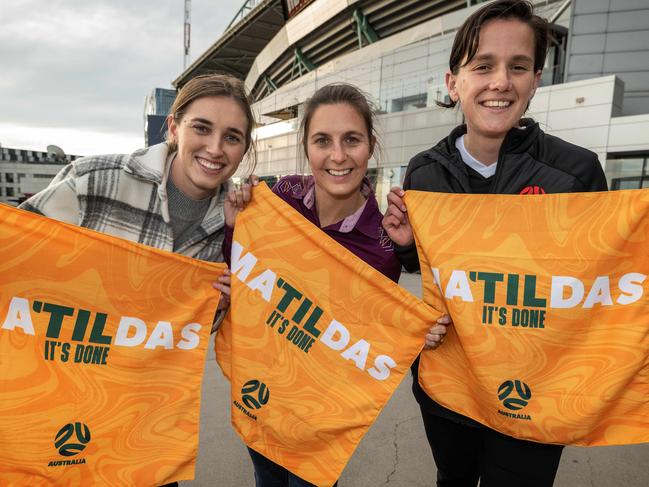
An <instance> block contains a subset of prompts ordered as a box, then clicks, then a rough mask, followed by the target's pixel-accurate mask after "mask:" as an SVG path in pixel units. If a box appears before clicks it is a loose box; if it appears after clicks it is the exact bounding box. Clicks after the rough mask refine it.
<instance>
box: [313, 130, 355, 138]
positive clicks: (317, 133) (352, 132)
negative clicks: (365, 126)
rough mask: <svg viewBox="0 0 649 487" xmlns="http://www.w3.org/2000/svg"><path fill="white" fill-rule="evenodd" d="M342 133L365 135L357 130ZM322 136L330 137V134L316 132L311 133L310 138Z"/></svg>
mask: <svg viewBox="0 0 649 487" xmlns="http://www.w3.org/2000/svg"><path fill="white" fill-rule="evenodd" d="M343 135H358V136H360V137H365V134H363V133H362V132H357V131H356V130H350V131H349V132H345V133H344V134H343ZM322 136H325V137H330V136H331V135H330V134H328V133H326V132H316V133H315V134H313V135H311V138H313V137H322Z"/></svg>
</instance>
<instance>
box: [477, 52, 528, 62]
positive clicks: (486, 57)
mask: <svg viewBox="0 0 649 487" xmlns="http://www.w3.org/2000/svg"><path fill="white" fill-rule="evenodd" d="M495 58H496V56H494V55H493V54H481V55H479V56H475V57H474V58H473V59H471V61H470V62H471V63H474V62H481V61H493V60H494V59H495ZM511 60H512V61H514V62H528V63H530V64H534V60H533V59H532V58H531V57H529V56H526V55H524V54H517V55H516V56H514V57H512V59H511Z"/></svg>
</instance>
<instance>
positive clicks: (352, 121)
mask: <svg viewBox="0 0 649 487" xmlns="http://www.w3.org/2000/svg"><path fill="white" fill-rule="evenodd" d="M306 138H307V143H306V150H307V158H308V159H309V165H310V166H311V172H312V173H313V178H314V181H315V185H316V198H318V197H320V195H322V196H327V197H329V198H334V199H347V198H358V196H359V189H360V186H361V183H362V182H363V177H365V173H366V172H367V162H368V160H369V158H370V157H371V156H372V147H373V144H372V142H371V140H370V134H368V133H367V127H366V124H365V120H364V119H363V117H362V116H361V115H360V114H359V113H358V111H357V110H356V109H355V108H354V107H352V106H351V105H348V104H346V103H336V104H332V105H320V106H319V107H318V108H316V109H315V111H314V112H313V115H312V117H311V120H310V122H309V133H308V134H306Z"/></svg>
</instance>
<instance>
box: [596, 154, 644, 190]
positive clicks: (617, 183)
mask: <svg viewBox="0 0 649 487" xmlns="http://www.w3.org/2000/svg"><path fill="white" fill-rule="evenodd" d="M606 178H607V179H608V180H609V182H610V184H609V186H610V188H611V189H641V188H649V153H631V154H610V155H609V156H608V158H607V160H606Z"/></svg>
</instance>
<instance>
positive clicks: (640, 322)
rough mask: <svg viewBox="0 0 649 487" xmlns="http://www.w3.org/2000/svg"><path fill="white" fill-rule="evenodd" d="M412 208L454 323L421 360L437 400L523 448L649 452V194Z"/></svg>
mask: <svg viewBox="0 0 649 487" xmlns="http://www.w3.org/2000/svg"><path fill="white" fill-rule="evenodd" d="M405 202H406V205H407V208H408V214H409V217H410V221H411V224H412V226H413V229H414V233H415V237H416V241H417V246H418V253H419V259H420V263H421V270H422V277H423V281H424V300H425V301H426V302H428V303H429V304H431V305H433V306H437V307H444V306H445V307H446V309H448V312H449V313H450V315H451V317H452V318H453V322H454V326H453V327H450V328H449V336H448V339H447V340H446V342H445V343H444V345H443V346H441V347H440V348H439V349H438V350H437V351H436V353H434V354H430V353H426V352H424V353H423V354H422V360H421V362H420V368H419V372H420V374H419V379H420V384H421V385H422V387H423V388H424V390H425V391H426V392H427V394H428V395H429V396H430V397H432V398H433V399H434V400H435V401H437V402H439V403H440V404H442V405H444V406H446V407H448V408H450V409H452V410H455V411H457V412H459V413H461V414H464V415H466V416H469V417H471V418H473V419H475V420H477V421H479V422H480V423H483V424H485V425H487V426H489V427H491V428H493V429H496V430H498V431H500V432H502V433H505V434H507V435H510V436H514V437H517V438H522V439H527V440H533V441H538V442H543V443H557V444H573V445H588V446H590V445H617V444H633V443H642V442H649V318H648V316H649V313H648V311H649V292H648V287H649V281H648V280H647V275H649V258H648V257H649V191H647V190H639V191H615V192H610V193H583V194H581V193H580V194H577V193H575V194H547V195H538V196H537V195H533V196H519V195H515V196H514V195H455V194H441V193H423V192H416V191H408V192H407V193H406V196H405Z"/></svg>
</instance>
